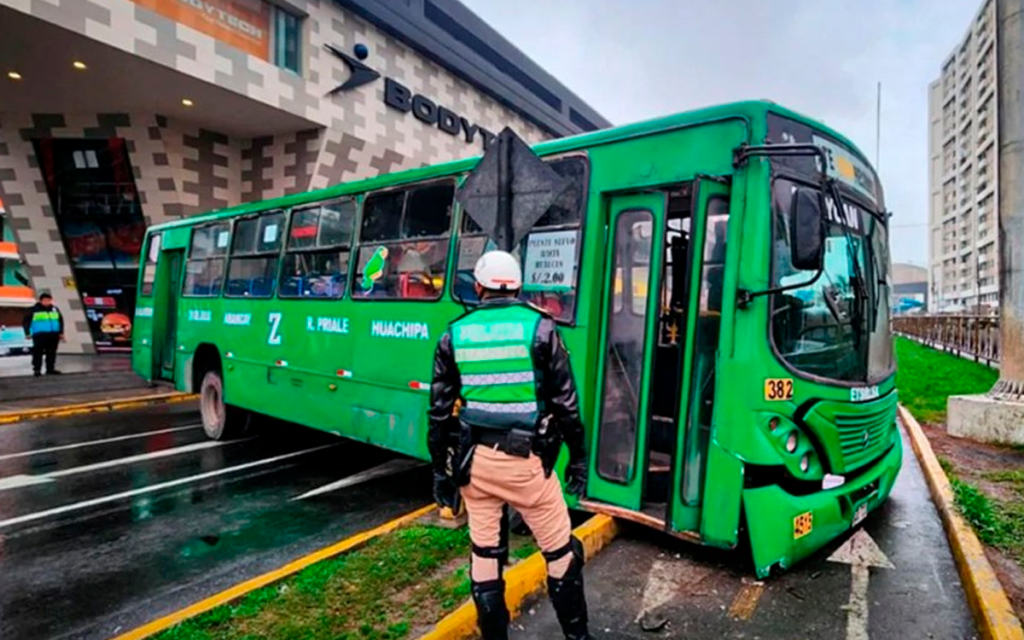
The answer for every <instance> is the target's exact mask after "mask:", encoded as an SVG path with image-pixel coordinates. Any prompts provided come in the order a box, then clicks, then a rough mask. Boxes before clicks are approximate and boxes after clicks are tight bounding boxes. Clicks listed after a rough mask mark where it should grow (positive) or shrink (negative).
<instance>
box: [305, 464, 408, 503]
mask: <svg viewBox="0 0 1024 640" xmlns="http://www.w3.org/2000/svg"><path fill="white" fill-rule="evenodd" d="M426 464H427V463H425V462H422V461H420V460H409V459H407V458H398V459H397V460H391V461H389V462H385V463H384V464H379V465H377V466H376V467H373V468H372V469H367V470H366V471H361V472H359V473H357V474H355V475H351V476H349V477H347V478H342V479H341V480H338V481H336V482H332V483H330V484H325V485H324V486H322V487H317V488H316V489H313V490H312V491H307V492H306V493H304V494H302V495H301V496H297V497H295V498H292V500H304V499H305V498H312V497H313V496H318V495H320V494H322V493H327V492H328V491H336V490H338V489H344V488H345V487H351V486H354V485H357V484H362V483H363V482H367V481H369V480H375V479H377V478H382V477H384V476H390V475H394V474H396V473H401V472H403V471H408V470H409V469H417V468H419V467H424V466H426Z"/></svg>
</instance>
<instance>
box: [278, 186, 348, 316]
mask: <svg viewBox="0 0 1024 640" xmlns="http://www.w3.org/2000/svg"><path fill="white" fill-rule="evenodd" d="M355 219H356V205H355V202H354V201H352V200H339V201H335V202H327V203H323V204H318V205H315V206H313V207H309V208H306V209H299V210H296V211H294V212H292V224H291V228H290V229H289V231H288V243H287V246H286V248H285V256H284V268H283V269H281V279H280V283H279V285H278V287H279V288H278V293H279V295H280V296H281V297H282V298H331V299H337V298H341V297H342V296H344V295H345V281H346V279H347V278H348V263H349V258H350V256H351V252H352V234H353V232H354V227H355Z"/></svg>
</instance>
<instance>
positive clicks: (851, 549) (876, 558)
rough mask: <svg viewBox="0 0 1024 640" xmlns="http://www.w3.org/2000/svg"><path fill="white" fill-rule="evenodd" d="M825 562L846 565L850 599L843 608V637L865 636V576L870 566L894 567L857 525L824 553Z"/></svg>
mask: <svg viewBox="0 0 1024 640" xmlns="http://www.w3.org/2000/svg"><path fill="white" fill-rule="evenodd" d="M828 559H829V562H840V563H842V564H848V565H850V573H851V574H852V578H851V582H850V602H849V603H848V604H847V605H846V606H845V607H844V609H846V640H868V579H869V578H870V575H871V574H870V572H869V568H870V567H880V568H882V569H895V568H896V567H894V566H893V564H892V563H891V562H889V558H887V557H885V554H884V553H882V550H881V549H879V548H878V545H877V544H875V541H874V540H872V539H871V536H870V535H868V532H867V531H864V530H863V529H858V530H857V532H856V533H854V534H853V535H852V536H850V539H849V540H847V541H846V542H844V543H843V546H841V547H839V548H838V549H836V551H835V553H833V554H832V555H831V556H829V557H828Z"/></svg>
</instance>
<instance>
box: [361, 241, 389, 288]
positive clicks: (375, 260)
mask: <svg viewBox="0 0 1024 640" xmlns="http://www.w3.org/2000/svg"><path fill="white" fill-rule="evenodd" d="M387 264H388V248H387V247H377V250H376V251H374V252H373V255H372V256H370V259H369V260H368V261H367V262H366V268H365V269H364V270H363V283H362V286H363V291H366V292H367V293H369V292H370V291H371V290H372V289H373V285H374V283H375V282H377V281H378V280H380V278H381V276H383V275H384V268H385V267H386V266H387Z"/></svg>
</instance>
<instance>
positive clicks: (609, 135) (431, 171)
mask: <svg viewBox="0 0 1024 640" xmlns="http://www.w3.org/2000/svg"><path fill="white" fill-rule="evenodd" d="M769 111H771V112H774V113H777V114H779V115H782V116H786V117H788V118H792V119H794V120H797V121H800V122H802V123H804V124H806V125H808V126H811V127H813V128H815V129H819V130H821V131H823V132H825V133H827V134H829V135H830V136H832V137H834V138H836V139H837V140H839V141H840V142H842V143H843V144H845V145H847V146H848V147H849V148H850V149H852V150H853V151H854V152H856V153H857V154H858V155H860V156H861V159H862V160H864V161H865V162H868V161H867V158H866V157H865V156H864V154H863V153H862V152H861V151H860V149H859V148H857V146H856V145H855V144H853V142H851V141H850V140H849V139H848V138H846V137H845V136H844V135H843V134H841V133H839V132H838V131H835V130H833V129H831V128H830V127H828V126H826V125H825V124H824V123H822V122H821V121H820V120H816V119H814V118H810V117H807V116H805V115H803V114H800V113H797V112H795V111H792V110H790V109H787V108H785V107H782V106H779V105H777V104H775V103H774V102H771V101H768V100H748V101H745V102H733V103H728V104H723V105H716V106H712V107H706V108H703V109H696V110H693V111H685V112H682V113H677V114H674V115H670V116H662V117H659V118H654V119H651V120H644V121H642V122H636V123H633V124H627V125H622V126H619V127H613V128H610V129H602V130H600V131H593V132H590V133H582V134H579V135H575V136H570V137H567V138H557V139H555V140H548V141H546V142H540V143H538V144H535V145H532V148H533V150H534V151H535V152H536V153H537V154H538V155H541V156H546V155H554V154H561V153H567V152H570V151H578V150H581V149H587V148H590V147H595V146H600V145H604V144H610V143H613V142H618V141H622V140H627V139H630V138H637V137H644V136H649V135H654V134H657V133H662V132H666V131H671V130H673V129H679V128H682V127H688V126H693V125H697V124H701V123H703V122H713V121H718V120H723V119H726V118H743V119H745V120H747V121H749V122H752V123H756V122H762V121H763V120H764V119H765V118H766V117H767V114H768V112H769ZM479 159H480V156H472V157H468V158H464V159H462V160H455V161H452V162H446V163H442V164H435V165H430V166H427V167H421V168H418V169H407V170H404V171H396V172H393V173H386V174H382V175H379V176H376V177H373V178H364V179H362V180H354V181H351V182H342V183H339V184H336V185H333V186H330V187H325V188H323V189H318V190H315V191H305V192H302V193H295V194H292V195H288V196H283V197H280V198H272V199H268V200H257V201H255V202H247V203H243V204H240V205H236V206H233V207H227V208H225V209H216V210H213V211H210V212H207V213H203V214H199V215H195V216H190V217H188V218H183V219H181V220H174V221H171V222H164V223H162V224H159V225H154V226H153V227H151V230H154V231H160V230H164V229H171V228H174V227H181V226H190V225H193V224H197V223H203V222H209V221H212V220H219V219H221V218H230V217H232V216H236V215H244V214H247V213H255V212H259V211H266V210H268V209H285V208H289V207H294V206H297V205H303V204H306V203H310V202H317V201H321V200H325V199H330V198H335V197H339V196H344V195H352V194H359V193H365V192H367V191H372V190H374V189H380V188H384V187H391V186H395V185H399V184H404V183H409V182H418V181H421V180H429V179H431V178H440V177H444V176H450V175H454V174H459V173H463V172H466V171H469V170H470V169H472V168H473V167H474V166H475V165H476V162H477V161H478V160H479ZM868 164H869V165H870V163H868Z"/></svg>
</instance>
